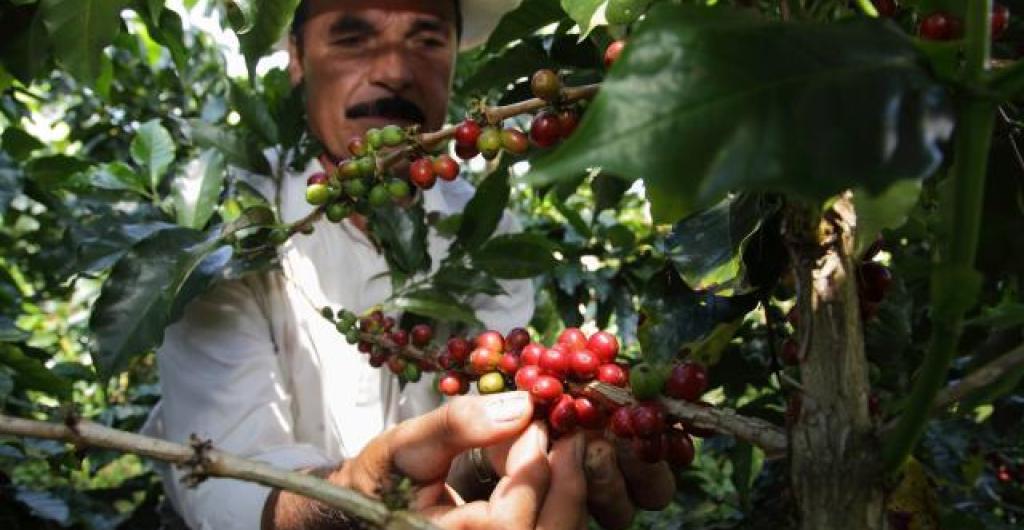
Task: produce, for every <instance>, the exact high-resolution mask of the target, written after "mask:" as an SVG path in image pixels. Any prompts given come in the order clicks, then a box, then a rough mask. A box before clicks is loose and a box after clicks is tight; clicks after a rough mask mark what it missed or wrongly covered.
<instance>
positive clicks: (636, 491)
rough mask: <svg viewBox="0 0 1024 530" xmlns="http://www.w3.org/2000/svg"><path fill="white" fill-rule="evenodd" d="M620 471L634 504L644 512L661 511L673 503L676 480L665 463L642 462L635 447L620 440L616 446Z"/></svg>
mask: <svg viewBox="0 0 1024 530" xmlns="http://www.w3.org/2000/svg"><path fill="white" fill-rule="evenodd" d="M616 456H617V457H618V460H619V469H620V470H622V476H623V477H625V479H626V489H628V490H629V496H630V497H631V498H632V499H633V503H634V504H636V506H637V507H638V508H640V509H643V510H661V509H662V508H664V507H666V506H668V504H669V503H670V502H672V496H673V495H675V492H676V479H675V476H673V475H672V470H671V469H669V467H668V464H666V463H665V462H658V463H656V464H649V463H647V462H644V461H643V460H640V459H639V458H638V457H637V456H636V453H634V452H633V447H632V446H631V445H630V444H629V443H627V442H625V441H623V440H621V439H620V440H619V441H618V443H617V444H616Z"/></svg>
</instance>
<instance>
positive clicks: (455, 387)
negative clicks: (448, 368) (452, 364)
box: [437, 372, 469, 396]
mask: <svg viewBox="0 0 1024 530" xmlns="http://www.w3.org/2000/svg"><path fill="white" fill-rule="evenodd" d="M437 388H438V389H439V390H440V391H441V393H442V394H444V395H446V396H457V395H459V394H465V393H466V391H467V390H469V382H468V381H466V378H465V377H464V376H463V375H462V374H460V373H458V372H447V373H446V374H444V375H442V376H441V379H440V380H439V381H438V382H437Z"/></svg>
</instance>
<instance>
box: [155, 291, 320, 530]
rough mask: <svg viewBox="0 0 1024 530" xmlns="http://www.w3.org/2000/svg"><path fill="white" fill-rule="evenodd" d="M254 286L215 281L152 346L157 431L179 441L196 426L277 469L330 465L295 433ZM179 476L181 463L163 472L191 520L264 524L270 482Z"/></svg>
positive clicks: (193, 523) (223, 529) (231, 526)
mask: <svg viewBox="0 0 1024 530" xmlns="http://www.w3.org/2000/svg"><path fill="white" fill-rule="evenodd" d="M256 288H257V287H256V286H254V285H253V284H249V283H246V282H245V281H232V282H225V283H222V284H219V285H217V286H216V287H214V288H213V289H212V290H211V291H209V292H207V293H205V294H204V295H202V296H201V297H199V298H197V299H196V300H194V301H193V302H191V303H190V304H189V306H188V307H187V309H186V311H185V314H184V316H183V318H182V319H181V320H180V321H179V322H177V323H175V324H174V325H172V326H170V327H169V328H168V329H167V333H166V337H165V340H164V343H163V346H161V348H160V349H159V351H158V353H157V362H158V363H159V373H160V384H161V387H162V390H163V398H162V401H161V403H160V405H159V407H160V417H159V419H158V423H159V425H158V426H157V431H158V432H159V433H160V434H161V435H162V436H163V437H164V438H165V439H167V440H169V441H172V442H177V443H188V440H189V437H190V435H191V434H193V433H195V434H196V435H197V436H199V437H200V438H201V439H204V440H207V439H208V440H211V441H212V442H213V445H214V447H216V448H218V449H222V450H224V451H227V452H230V453H234V454H237V455H239V456H242V457H246V458H251V459H254V460H260V461H263V462H267V463H269V464H271V465H275V466H277V467H281V468H290V469H298V468H305V467H312V466H322V465H326V464H328V463H329V461H328V460H327V458H326V457H325V456H324V455H323V454H322V453H321V452H320V451H318V450H317V449H315V448H314V447H312V446H310V445H305V444H298V443H296V441H295V438H294V435H293V423H292V412H291V397H290V396H289V395H288V393H287V391H286V389H287V388H288V387H287V385H286V384H285V381H283V380H282V379H283V374H282V370H281V367H280V363H279V361H278V357H277V355H276V351H275V346H274V341H273V337H272V335H271V331H270V330H271V327H270V322H269V321H268V317H267V316H266V315H265V314H264V313H263V311H262V310H261V308H260V305H259V302H258V296H257V293H255V292H254V289H256ZM181 477H182V471H180V470H176V469H175V470H170V469H165V470H164V486H165V489H166V490H167V493H168V495H169V497H170V498H171V501H172V503H173V504H174V505H175V508H177V509H178V511H179V512H180V513H181V515H182V516H183V517H184V519H185V521H186V522H187V523H188V525H189V527H191V528H193V529H195V530H203V529H217V530H243V529H244V530H252V529H253V528H259V527H260V517H261V514H262V511H263V504H264V502H265V501H266V498H267V495H268V494H269V493H270V489H269V488H267V487H264V486H260V485H257V484H253V483H247V482H242V481H236V480H231V479H209V480H206V481H204V482H203V483H201V484H200V485H199V486H198V487H195V488H187V487H185V486H184V484H183V483H182V482H181V480H180V479H181Z"/></svg>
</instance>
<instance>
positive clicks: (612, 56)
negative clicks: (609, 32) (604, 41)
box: [604, 40, 626, 68]
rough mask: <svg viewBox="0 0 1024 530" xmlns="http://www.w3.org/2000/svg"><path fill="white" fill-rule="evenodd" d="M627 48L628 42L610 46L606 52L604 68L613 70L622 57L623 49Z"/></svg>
mask: <svg viewBox="0 0 1024 530" xmlns="http://www.w3.org/2000/svg"><path fill="white" fill-rule="evenodd" d="M625 47H626V41H624V40H617V41H614V42H612V43H611V44H609V45H608V47H607V48H605V50H604V67H605V68H611V67H612V65H613V64H615V61H618V60H619V56H620V55H622V49H623V48H625Z"/></svg>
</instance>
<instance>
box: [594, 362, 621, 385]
mask: <svg viewBox="0 0 1024 530" xmlns="http://www.w3.org/2000/svg"><path fill="white" fill-rule="evenodd" d="M597 380H598V381H600V382H602V383H605V384H608V385H612V386H617V387H619V388H626V384H627V383H628V382H629V376H628V375H627V374H626V370H624V369H623V368H622V367H621V366H619V365H617V364H602V365H601V366H599V367H597Z"/></svg>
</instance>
